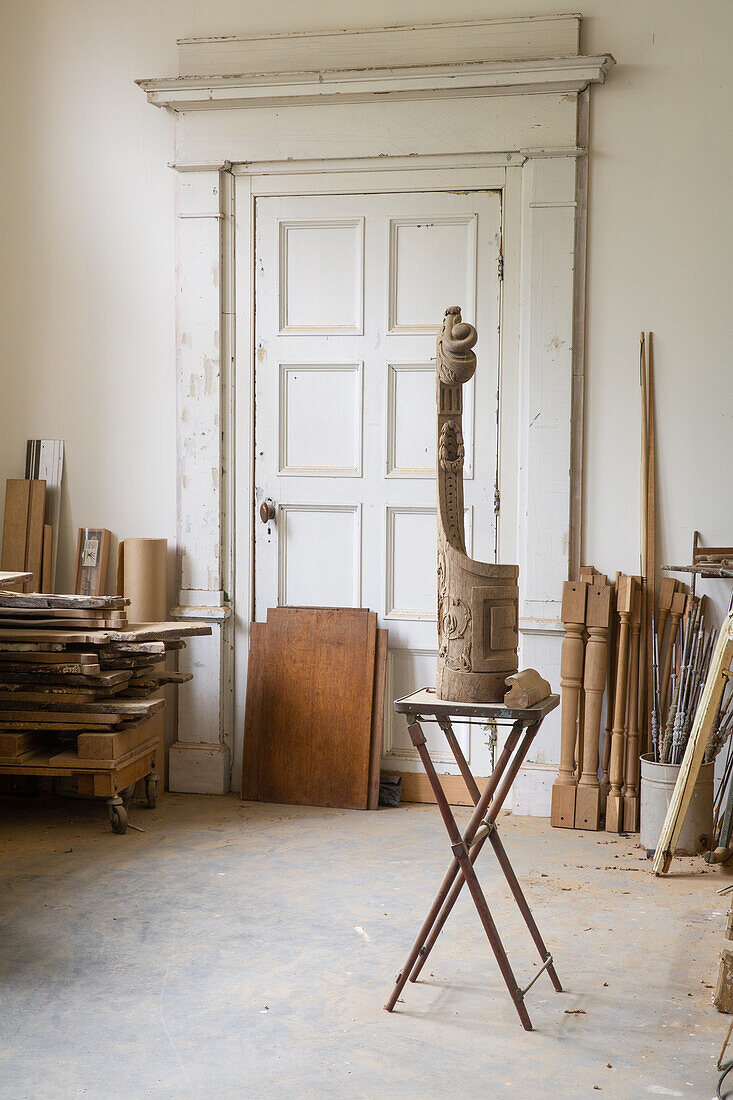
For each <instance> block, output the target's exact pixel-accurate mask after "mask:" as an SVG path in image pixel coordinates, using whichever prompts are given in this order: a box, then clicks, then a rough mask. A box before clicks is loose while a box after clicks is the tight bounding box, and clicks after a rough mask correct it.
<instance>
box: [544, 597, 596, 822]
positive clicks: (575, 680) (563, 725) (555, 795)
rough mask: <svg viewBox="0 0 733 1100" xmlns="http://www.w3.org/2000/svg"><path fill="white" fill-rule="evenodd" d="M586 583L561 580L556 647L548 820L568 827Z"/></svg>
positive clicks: (572, 817) (571, 818)
mask: <svg viewBox="0 0 733 1100" xmlns="http://www.w3.org/2000/svg"><path fill="white" fill-rule="evenodd" d="M587 592H588V585H587V584H586V583H585V582H584V581H565V583H564V584H563V588H562V605H561V612H560V613H561V615H562V621H563V626H564V627H565V637H564V638H563V643H562V649H561V651H560V684H561V687H562V700H561V707H560V767H559V768H558V773H557V779H556V780H555V782H554V783H553V786H552V804H551V809H550V824H551V825H555V826H556V827H558V828H561V829H572V828H573V826H574V824H575V793H576V789H577V780H576V777H575V774H574V773H575V738H576V724H577V719H578V702H579V699H580V692H581V689H582V686H583V630H584V628H585V604H586V596H587Z"/></svg>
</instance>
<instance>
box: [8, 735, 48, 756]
mask: <svg viewBox="0 0 733 1100" xmlns="http://www.w3.org/2000/svg"><path fill="white" fill-rule="evenodd" d="M44 743H45V737H44V735H43V734H42V733H36V732H34V731H32V730H16V731H15V732H13V731H10V730H0V757H8V756H10V757H12V756H21V755H22V754H23V753H27V752H30V751H31V749H33V750H34V751H35V750H37V749H39V748H40V747H41V746H42V745H43V744H44Z"/></svg>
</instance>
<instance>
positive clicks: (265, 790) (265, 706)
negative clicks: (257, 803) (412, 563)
mask: <svg viewBox="0 0 733 1100" xmlns="http://www.w3.org/2000/svg"><path fill="white" fill-rule="evenodd" d="M376 634H377V624H376V616H375V615H374V613H372V612H369V611H367V610H365V609H362V608H328V609H322V608H308V607H303V608H301V607H278V608H273V609H271V610H270V611H268V615H267V658H266V661H265V667H264V672H263V677H262V680H263V689H262V703H261V711H260V723H261V726H262V727H263V730H265V735H266V737H267V752H264V751H261V752H260V753H259V798H260V800H261V801H265V802H277V803H286V804H290V805H310V806H340V807H344V808H351V809H366V807H367V802H368V796H369V757H370V739H371V719H372V694H373V691H374V660H375V651H376ZM262 737H263V733H262V732H260V744H262V743H263V742H262Z"/></svg>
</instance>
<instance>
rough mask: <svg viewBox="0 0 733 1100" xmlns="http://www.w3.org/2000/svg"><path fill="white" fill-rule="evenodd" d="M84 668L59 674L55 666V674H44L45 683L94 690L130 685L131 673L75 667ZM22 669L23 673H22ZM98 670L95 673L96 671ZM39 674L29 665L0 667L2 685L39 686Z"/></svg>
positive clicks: (93, 666)
mask: <svg viewBox="0 0 733 1100" xmlns="http://www.w3.org/2000/svg"><path fill="white" fill-rule="evenodd" d="M75 667H81V668H83V670H84V671H83V673H63V672H59V666H58V665H54V666H53V672H51V671H49V672H45V671H44V673H43V682H44V684H47V685H65V686H68V687H76V686H77V685H79V686H82V687H92V688H112V687H115V686H117V685H122V684H126V683H128V681H129V680H130V673H129V672H127V671H126V670H121V671H119V672H115V671H112V672H101V671H99V665H82V666H75ZM21 669H22V671H21ZM95 669H97V671H96V672H95V671H94V670H95ZM37 683H38V674H37V672H36V671H30V672H29V671H28V667H27V665H20V666H15V668H14V669H13V670H9V669H8V668H7V666H5V665H0V684H37Z"/></svg>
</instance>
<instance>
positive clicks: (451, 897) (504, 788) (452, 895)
mask: <svg viewBox="0 0 733 1100" xmlns="http://www.w3.org/2000/svg"><path fill="white" fill-rule="evenodd" d="M537 728H538V724H537V725H534V726H530V727H529V728H528V729H527V732H526V733H525V735H524V737H523V739H522V743H521V745H520V747H519V748H518V749H517V751H516V753H515V755H514V759H513V760H512V762H511V765H510V767H509V769H508V771H507V774H506V776H505V777H504V780H503V782H502V784H501V787H500V788H499V789H498V790H497V792H496V795H495V796H494V798H493V799H492V801H491V808H490V810H489V811H488V812H487V814H486V815H485V817H484V821H485V822H487V823H493V822H494V820H495V818H496V817H497V816H498V814H499V811H500V810H501V808H502V806H503V805H504V801H505V799H506V797H507V795H508V794H509V790H510V788H511V785H512V783H513V782H514V780H515V779H516V777H517V772H518V771H519V769H520V768H521V766H522V763H523V761H524V758H525V756H526V755H527V751H528V749H529V746H530V745H531V744H532V741H533V740H534V738H535V735H536V732H537ZM519 729H520V730H521V725H520V726H519ZM512 732H518V731H517V727H516V726H515V728H514V730H513V731H512ZM510 736H511V735H510ZM509 743H510V742H509V739H507V744H509ZM514 743H515V744H516V741H515V742H514ZM512 747H513V746H512ZM504 751H506V746H505V749H504ZM431 766H432V761H431ZM466 766H468V765H466ZM492 778H493V777H492ZM441 790H442V788H441ZM482 816H483V815H482ZM474 832H475V830H474ZM472 839H473V834H471V836H469V833H468V830H467V831H466V835H465V837H464V840H465V842H466V845H467V846H468V849H469V859H470V861H471V863H475V862H476V859H477V858H478V855H479V852H480V851H481V849H482V848H483V846H484V842H485V840H486V839H487V835H486V834H484V836H483V837H482V838H481V839H479V840H478V841H476V843H475V844H471V841H472ZM463 883H464V878H463V875H460V874H459V875H458V876H457V877H456V878H455V880H454V882H453V885H452V887H451V889H450V892H449V893H448V896H447V897H446V898H445V901H444V902H443V906H442V908H441V910H440V912H439V913H438V916H437V917H436V919H435V921H434V924H433V928H432V931H431V932H430V935H429V936H428V938H427V941H426V943H425V945H424V947H422V948H421V950H420V951H419V952H418V954H419V958H417V962H416V965H415V967H414V969H413V970H412V972H411V974H410V981H412V982H415V981H417V978H418V975H419V973H420V971H421V970H422V968H423V966H424V965H425V961H426V959H427V957H428V955H429V954H430V952H431V951H432V949H433V947H434V946H435V941H436V940H437V938H438V936H439V935H440V933H441V932H442V930H443V926H444V924H445V922H446V921H447V920H448V917H449V916H450V914H451V910H452V909H453V906H454V905H455V903H456V902H457V901H458V896H459V894H460V892H461V890H462V889H463Z"/></svg>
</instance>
